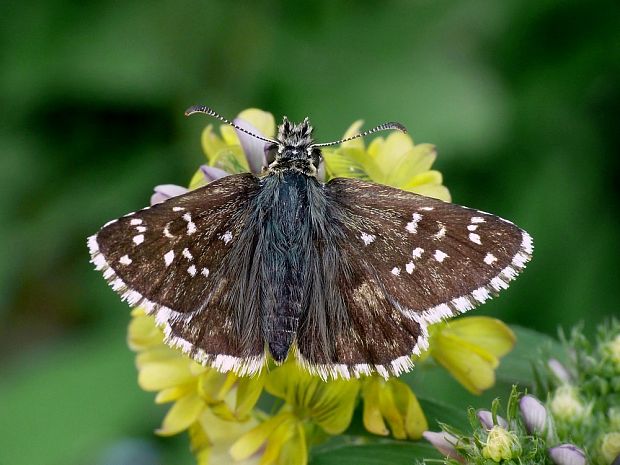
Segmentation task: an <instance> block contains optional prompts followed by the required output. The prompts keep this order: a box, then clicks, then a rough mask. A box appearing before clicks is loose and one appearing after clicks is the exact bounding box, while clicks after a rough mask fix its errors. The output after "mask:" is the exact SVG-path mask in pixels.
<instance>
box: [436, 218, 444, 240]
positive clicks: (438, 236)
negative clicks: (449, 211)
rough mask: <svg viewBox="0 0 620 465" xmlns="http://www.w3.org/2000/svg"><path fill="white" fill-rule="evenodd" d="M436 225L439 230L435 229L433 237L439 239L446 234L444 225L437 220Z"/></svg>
mask: <svg viewBox="0 0 620 465" xmlns="http://www.w3.org/2000/svg"><path fill="white" fill-rule="evenodd" d="M437 225H438V226H439V231H437V232H436V233H435V235H434V236H433V237H434V238H435V239H438V240H439V239H441V238H443V237H444V236H445V235H446V227H445V226H444V225H443V223H441V222H439V221H438V222H437Z"/></svg>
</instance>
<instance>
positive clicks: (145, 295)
mask: <svg viewBox="0 0 620 465" xmlns="http://www.w3.org/2000/svg"><path fill="white" fill-rule="evenodd" d="M194 113H205V114H207V115H210V116H213V117H216V118H218V119H220V120H221V121H222V122H224V123H227V124H230V125H232V126H234V127H235V128H236V129H237V130H238V131H241V132H243V133H245V134H247V135H249V136H251V137H252V138H253V140H255V141H256V142H257V143H259V144H260V146H261V147H262V148H263V149H264V151H265V153H266V154H267V155H268V158H269V159H271V160H272V162H271V163H270V164H269V166H268V168H267V169H266V170H264V172H263V174H262V175H260V176H256V175H254V174H251V173H244V174H236V175H230V176H226V177H223V178H221V179H218V180H216V181H213V182H211V183H209V184H207V185H206V186H204V187H201V188H198V189H196V190H193V191H190V192H188V193H185V194H183V195H179V196H177V197H173V198H170V199H168V200H166V201H164V202H163V203H159V204H157V205H154V206H152V207H147V208H144V209H142V210H140V211H137V212H134V213H129V214H128V215H125V216H124V217H122V218H119V219H116V220H112V221H110V222H108V223H107V224H106V225H104V226H103V228H101V229H100V230H99V232H98V233H97V234H95V235H93V236H91V237H89V238H88V246H89V249H90V254H91V257H92V258H91V261H92V263H93V264H94V265H95V268H96V269H97V270H100V271H102V272H103V276H104V277H105V279H106V280H107V281H108V283H109V284H110V285H111V287H112V288H113V289H114V290H115V291H116V292H118V293H119V294H120V295H121V297H122V299H123V300H125V301H127V302H128V303H129V305H131V306H134V307H143V308H144V309H145V310H146V312H147V313H149V314H152V315H155V320H156V323H157V324H158V325H159V326H160V327H162V328H163V329H164V333H165V341H166V342H167V343H168V344H169V345H170V346H173V347H178V348H180V349H181V350H182V351H183V352H185V353H186V354H188V355H189V356H191V357H192V358H193V359H195V360H196V361H198V362H200V363H201V364H204V365H207V366H211V367H213V368H215V369H217V370H219V371H222V372H228V371H234V372H235V373H237V374H239V375H242V376H244V375H256V374H258V373H259V372H260V371H261V370H262V369H263V368H264V367H265V366H266V364H267V363H268V361H269V359H270V358H271V359H272V360H273V361H275V363H276V364H279V363H282V362H283V361H285V360H286V359H287V358H288V357H290V356H291V355H293V356H294V358H295V360H296V362H297V363H298V364H299V365H301V366H302V367H304V368H305V369H307V370H308V371H309V372H310V373H313V374H316V375H318V376H320V377H322V378H323V379H328V378H351V377H360V376H362V375H370V374H372V373H378V374H379V375H381V376H383V377H385V378H387V377H389V376H398V375H400V374H402V373H404V372H407V371H409V370H410V369H411V368H412V367H413V362H412V356H413V355H416V354H420V353H421V352H422V351H424V350H426V349H427V348H428V330H427V328H428V326H429V325H430V324H433V323H436V322H439V321H441V320H444V319H447V318H450V317H453V316H456V315H458V314H461V313H463V312H466V311H468V310H471V309H473V308H474V307H476V306H478V305H479V304H482V303H484V302H485V301H486V300H488V299H489V298H491V297H493V296H495V295H496V294H497V293H499V292H500V291H501V290H502V289H505V288H507V287H508V283H509V282H510V281H512V280H513V279H514V278H515V277H516V276H517V275H518V274H519V273H520V272H521V271H522V269H523V268H524V267H525V265H526V263H527V262H528V261H529V260H530V258H531V254H532V248H533V244H532V238H531V237H530V235H529V234H528V233H527V232H525V231H524V230H522V229H520V228H518V227H517V226H515V225H514V224H513V223H511V222H510V221H507V220H504V219H502V218H499V217H497V216H495V215H492V214H489V213H485V212H482V211H479V210H474V209H470V208H467V207H462V206H459V205H455V204H452V203H448V202H443V201H440V200H436V199H433V198H429V197H425V196H422V195H417V194H414V193H411V192H406V191H402V190H399V189H396V188H393V187H388V186H383V185H379V184H374V183H371V182H365V181H362V180H359V179H349V178H334V179H332V180H330V181H329V182H326V183H324V182H322V181H320V180H319V178H318V176H317V174H318V172H319V169H320V163H321V160H322V153H321V150H322V148H323V147H327V146H331V145H336V144H340V143H343V142H346V141H348V140H351V139H355V138H358V137H363V136H366V135H368V134H372V133H374V132H377V131H382V130H400V131H403V132H406V129H405V128H404V126H402V125H401V124H400V123H394V122H391V123H384V124H382V125H379V126H377V127H375V128H373V129H371V130H368V131H365V132H362V133H359V134H356V135H354V136H352V137H350V138H347V139H343V140H339V141H335V142H328V143H316V142H315V141H314V139H313V135H312V134H313V128H312V126H311V124H310V123H309V121H308V119H307V118H306V119H305V120H304V121H303V122H301V123H291V122H290V121H289V120H288V119H287V118H286V117H285V118H284V121H283V123H282V124H281V125H279V126H278V135H277V137H276V138H275V139H271V138H267V137H263V136H262V135H260V134H256V133H254V132H253V131H251V130H248V129H247V126H241V125H238V124H235V123H233V122H230V121H229V120H227V119H225V118H224V117H222V116H220V115H219V114H218V113H216V112H215V111H213V110H211V109H210V108H208V107H204V106H194V107H191V108H190V109H188V111H187V112H186V114H187V115H190V114H194Z"/></svg>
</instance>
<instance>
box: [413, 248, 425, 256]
mask: <svg viewBox="0 0 620 465" xmlns="http://www.w3.org/2000/svg"><path fill="white" fill-rule="evenodd" d="M423 253H424V249H423V248H422V247H416V248H415V249H413V252H412V255H413V258H420V257H421V256H422V254H423Z"/></svg>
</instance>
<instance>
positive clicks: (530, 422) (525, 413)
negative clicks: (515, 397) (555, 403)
mask: <svg viewBox="0 0 620 465" xmlns="http://www.w3.org/2000/svg"><path fill="white" fill-rule="evenodd" d="M519 410H520V411H521V417H522V418H523V423H524V424H525V429H527V432H528V433H530V434H534V433H543V432H544V431H545V428H546V427H547V409H546V408H545V406H544V405H543V404H542V402H540V401H539V400H538V399H537V398H536V397H534V396H531V395H529V394H528V395H526V396H523V397H522V398H521V400H520V401H519Z"/></svg>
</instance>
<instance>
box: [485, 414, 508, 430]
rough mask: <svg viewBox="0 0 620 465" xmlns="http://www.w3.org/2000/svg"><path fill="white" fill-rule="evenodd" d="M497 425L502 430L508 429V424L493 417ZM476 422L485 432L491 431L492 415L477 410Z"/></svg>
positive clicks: (497, 417) (496, 416)
mask: <svg viewBox="0 0 620 465" xmlns="http://www.w3.org/2000/svg"><path fill="white" fill-rule="evenodd" d="M495 419H496V420H497V424H498V425H499V426H501V427H502V428H504V429H508V422H507V421H506V420H504V419H503V418H502V417H500V416H499V415H495ZM478 420H479V421H480V424H481V425H482V427H483V428H484V429H486V430H491V429H492V428H493V426H495V424H494V423H493V414H492V413H491V412H490V411H488V410H478Z"/></svg>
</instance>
